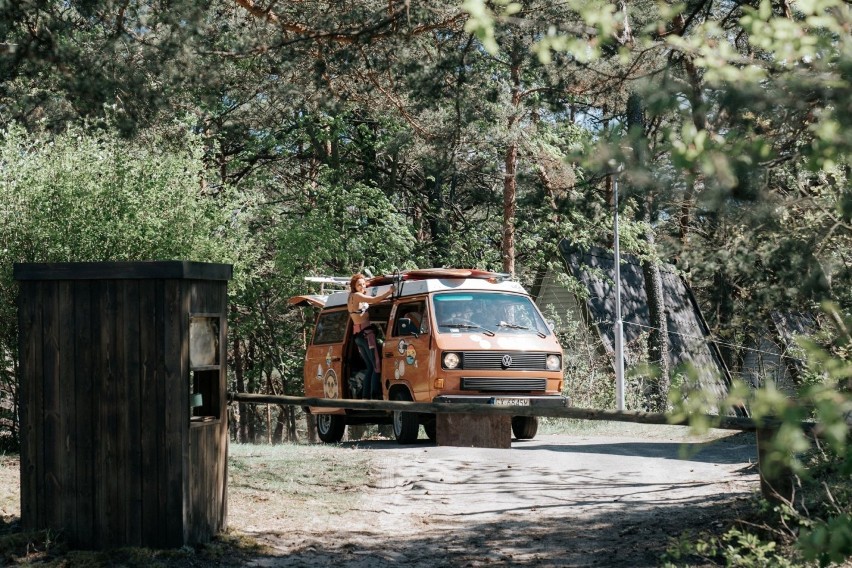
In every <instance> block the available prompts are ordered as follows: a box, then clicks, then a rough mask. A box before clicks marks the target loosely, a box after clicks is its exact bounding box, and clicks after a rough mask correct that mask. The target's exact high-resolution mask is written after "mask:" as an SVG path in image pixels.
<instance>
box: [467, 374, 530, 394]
mask: <svg viewBox="0 0 852 568" xmlns="http://www.w3.org/2000/svg"><path fill="white" fill-rule="evenodd" d="M461 388H462V390H475V391H491V392H515V391H543V390H546V389H547V379H544V378H541V379H500V378H492V377H462V380H461Z"/></svg>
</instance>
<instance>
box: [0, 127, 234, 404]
mask: <svg viewBox="0 0 852 568" xmlns="http://www.w3.org/2000/svg"><path fill="white" fill-rule="evenodd" d="M0 137H2V139H0V385H2V391H3V395H4V396H6V397H12V398H14V396H15V394H14V393H15V392H16V391H15V388H14V385H15V376H14V372H15V364H14V363H15V358H16V352H17V326H16V324H17V317H16V314H15V310H16V301H15V298H16V295H17V286H16V284H15V282H14V281H13V280H12V265H13V263H18V262H74V261H107V260H109V261H121V260H128V261H130V260H194V261H209V262H225V263H234V264H236V265H237V266H236V271H235V272H236V278H235V286H236V287H237V288H239V286H240V283H241V282H242V279H243V277H242V274H241V272H242V271H241V270H240V268H241V263H242V262H243V255H244V253H245V251H246V250H247V248H248V247H249V246H250V243H251V240H250V239H249V238H247V237H246V233H245V227H244V226H243V225H242V218H243V215H244V211H245V204H244V203H243V202H241V201H240V200H238V199H236V197H235V196H233V195H232V194H231V192H230V191H229V190H228V189H227V188H224V187H218V188H216V191H215V193H214V191H212V189H211V185H212V184H211V183H210V182H209V181H208V172H207V170H206V166H205V162H204V153H205V147H204V145H203V144H202V143H201V140H200V139H198V138H197V137H194V136H191V135H186V137H185V138H184V139H183V140H181V141H180V143H179V144H178V147H175V146H174V143H175V141H166V140H163V139H161V138H159V137H158V136H157V135H152V136H151V137H150V138H148V139H143V140H140V141H138V142H129V141H126V140H122V139H120V138H119V137H118V136H117V135H116V134H115V133H113V132H110V131H100V132H97V133H96V134H90V133H88V132H86V131H85V130H83V129H82V128H76V127H70V128H69V129H68V131H67V132H65V133H64V134H60V135H57V136H50V135H36V134H27V133H26V132H24V131H23V130H22V129H20V128H17V127H16V128H11V129H9V130H7V131H5V132H3V133H2V134H0Z"/></svg>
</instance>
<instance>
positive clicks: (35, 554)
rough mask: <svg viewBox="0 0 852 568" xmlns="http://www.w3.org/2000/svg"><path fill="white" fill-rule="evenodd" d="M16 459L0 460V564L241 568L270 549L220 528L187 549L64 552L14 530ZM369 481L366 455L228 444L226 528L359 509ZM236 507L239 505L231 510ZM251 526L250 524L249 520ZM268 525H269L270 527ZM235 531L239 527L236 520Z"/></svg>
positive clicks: (48, 540) (55, 541) (45, 538)
mask: <svg viewBox="0 0 852 568" xmlns="http://www.w3.org/2000/svg"><path fill="white" fill-rule="evenodd" d="M19 463H20V462H19V458H18V456H0V507H3V511H4V513H3V514H2V515H0V566H39V567H49V568H52V567H56V568H60V567H63V568H64V567H71V566H73V567H75V568H88V567H102V566H121V567H126V568H137V567H138V568H142V567H159V568H195V567H206V566H240V565H244V564H246V563H247V562H249V561H250V560H251V559H256V558H258V557H262V556H265V555H267V554H269V553H270V551H269V549H267V548H266V547H265V546H263V545H261V544H260V543H258V541H256V540H255V539H253V538H251V537H250V536H247V535H246V534H242V533H239V532H235V531H232V530H226V531H225V532H224V533H221V534H219V535H217V536H216V537H215V538H214V539H213V540H212V541H210V542H208V543H204V544H199V545H197V546H194V547H189V546H185V547H183V548H179V549H171V550H155V549H149V548H132V547H127V548H117V549H110V550H102V551H81V550H70V549H69V547H68V546H67V543H66V542H65V540H64V538H63V535H62V534H61V533H59V534H57V533H55V532H52V531H34V532H22V531H21V530H20V523H19V515H20V505H19V495H20V475H19V468H20V465H19ZM370 479H371V458H370V454H369V452H366V451H364V450H359V449H357V448H352V449H347V448H343V447H340V446H326V445H322V446H319V445H317V446H313V445H295V444H290V445H277V446H260V445H249V444H231V445H230V448H229V460H228V494H229V502H230V504H231V505H232V506H229V512H228V514H229V523H230V524H232V525H233V524H234V521H235V520H237V519H236V517H237V515H240V514H250V515H254V516H256V519H257V521H258V522H259V523H260V524H261V525H263V524H266V523H269V524H270V525H271V524H275V523H277V524H278V525H279V526H284V527H292V526H295V525H294V524H293V523H296V522H299V521H304V516H305V514H306V513H308V514H310V515H312V516H319V515H324V514H329V513H331V512H333V511H335V510H348V509H353V508H356V507H357V506H358V502H359V499H360V497H361V495H362V493H363V491H362V489H363V487H364V486H365V485H367V484H368V483H369V481H370ZM235 503H239V506H233V505H234V504H235ZM251 520H252V521H254V520H255V519H251ZM273 520H274V523H273ZM236 525H237V526H245V525H243V524H242V523H239V522H237V523H236Z"/></svg>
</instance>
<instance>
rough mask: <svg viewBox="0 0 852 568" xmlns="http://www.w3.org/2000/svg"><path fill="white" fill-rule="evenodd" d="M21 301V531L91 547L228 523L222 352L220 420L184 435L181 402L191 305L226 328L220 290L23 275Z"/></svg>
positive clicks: (160, 538)
mask: <svg viewBox="0 0 852 568" xmlns="http://www.w3.org/2000/svg"><path fill="white" fill-rule="evenodd" d="M19 302H20V305H19V326H20V330H21V331H20V333H21V335H20V339H19V348H20V354H21V362H22V371H23V376H22V381H21V395H22V398H21V400H22V404H21V424H22V433H23V434H24V444H23V447H22V449H21V517H22V521H23V523H22V524H23V526H24V528H25V529H26V530H34V529H43V528H52V529H55V530H62V531H63V532H64V534H65V535H66V537H67V538H68V540H69V544H70V545H71V546H72V547H77V548H94V549H98V548H106V547H114V546H124V545H131V546H141V545H144V546H151V547H175V546H181V545H183V544H187V543H191V542H197V541H205V540H209V538H211V537H212V536H213V535H214V534H215V533H216V532H218V531H220V530H222V529H224V528H225V522H226V519H225V513H226V489H225V488H226V473H225V463H226V455H227V424H226V419H225V417H226V414H225V412H224V409H225V400H226V398H225V396H226V395H225V381H224V376H225V374H224V373H225V366H224V359H225V357H224V355H221V359H222V363H223V365H222V366H221V369H220V382H221V385H220V405H221V416H222V420H220V421H218V422H213V423H206V424H203V425H200V426H199V427H193V428H190V423H189V404H188V401H189V353H188V349H189V348H188V344H189V342H188V333H189V314H190V310H192V311H193V312H202V311H203V312H206V313H221V314H222V315H223V320H224V316H225V314H226V312H225V309H226V303H227V298H226V288H225V285H224V283H223V282H221V281H189V280H151V281H144V280H141V281H140V280H46V281H25V282H21V295H20V297H19ZM191 304H192V305H191ZM221 327H222V329H221V330H220V333H221V334H222V337H221V338H220V339H221V340H222V343H221V345H224V334H225V327H226V326H225V325H224V321H223V325H222V326H221ZM190 430H192V433H191V434H190Z"/></svg>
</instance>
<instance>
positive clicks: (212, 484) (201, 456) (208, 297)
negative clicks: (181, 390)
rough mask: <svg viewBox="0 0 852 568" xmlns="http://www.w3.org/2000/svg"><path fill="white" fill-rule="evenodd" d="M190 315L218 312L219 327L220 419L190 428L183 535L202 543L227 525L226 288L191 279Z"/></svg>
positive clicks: (213, 283)
mask: <svg viewBox="0 0 852 568" xmlns="http://www.w3.org/2000/svg"><path fill="white" fill-rule="evenodd" d="M190 298H191V299H190V311H191V312H192V313H193V314H222V318H221V320H220V326H219V357H220V359H219V364H220V367H219V393H218V399H219V400H218V402H219V416H220V420H218V421H215V422H209V423H201V424H194V425H193V427H192V428H191V429H190V454H189V464H190V465H189V471H190V475H189V480H190V484H189V486H188V488H187V490H188V495H189V503H190V504H191V506H190V511H189V522H188V524H187V531H188V532H187V535H186V538H187V540H188V541H189V542H204V541H207V540H209V539H210V537H212V536H213V535H215V534H216V533H218V532H220V531H222V530H224V529H225V527H226V525H227V470H226V468H227V454H228V424H227V413H226V412H225V409H226V401H227V393H226V381H225V374H226V365H225V363H226V359H227V358H226V357H225V353H226V351H225V346H226V345H227V317H226V316H227V311H226V310H227V305H228V298H227V290H226V287H225V286H223V285H222V283H221V282H215V281H193V282H191V290H190Z"/></svg>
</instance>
